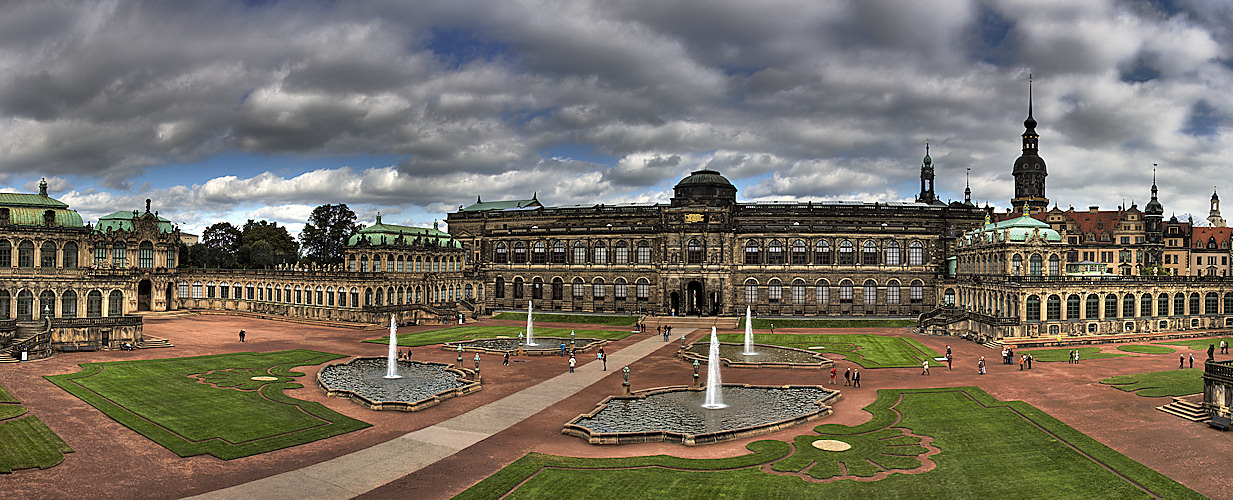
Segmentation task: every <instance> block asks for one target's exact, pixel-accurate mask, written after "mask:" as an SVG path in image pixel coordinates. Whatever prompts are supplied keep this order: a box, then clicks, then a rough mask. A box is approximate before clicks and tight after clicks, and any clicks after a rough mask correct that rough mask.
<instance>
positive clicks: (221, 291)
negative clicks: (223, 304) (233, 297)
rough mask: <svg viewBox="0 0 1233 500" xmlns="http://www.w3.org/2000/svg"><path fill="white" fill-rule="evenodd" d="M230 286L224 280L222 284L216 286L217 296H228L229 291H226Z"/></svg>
mask: <svg viewBox="0 0 1233 500" xmlns="http://www.w3.org/2000/svg"><path fill="white" fill-rule="evenodd" d="M230 288H231V286H230V285H228V284H227V282H226V281H224V282H223V283H222V284H220V285H219V286H218V296H219V297H220V298H224V299H225V298H228V297H229V296H230V293H228V292H230Z"/></svg>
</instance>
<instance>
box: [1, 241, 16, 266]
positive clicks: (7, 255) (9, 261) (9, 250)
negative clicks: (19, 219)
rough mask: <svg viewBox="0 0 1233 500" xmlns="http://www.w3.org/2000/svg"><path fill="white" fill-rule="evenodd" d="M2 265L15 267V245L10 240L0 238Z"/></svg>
mask: <svg viewBox="0 0 1233 500" xmlns="http://www.w3.org/2000/svg"><path fill="white" fill-rule="evenodd" d="M0 267H13V247H12V245H10V244H9V240H0Z"/></svg>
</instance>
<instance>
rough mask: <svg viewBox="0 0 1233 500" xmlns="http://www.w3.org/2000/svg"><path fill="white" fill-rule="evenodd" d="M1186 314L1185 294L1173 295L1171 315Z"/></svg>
mask: <svg viewBox="0 0 1233 500" xmlns="http://www.w3.org/2000/svg"><path fill="white" fill-rule="evenodd" d="M1185 314H1186V294H1183V293H1175V294H1173V315H1174V316H1184V315H1185Z"/></svg>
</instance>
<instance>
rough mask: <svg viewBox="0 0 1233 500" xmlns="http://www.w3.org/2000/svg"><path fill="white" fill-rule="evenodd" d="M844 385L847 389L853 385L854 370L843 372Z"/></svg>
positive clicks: (849, 369)
mask: <svg viewBox="0 0 1233 500" xmlns="http://www.w3.org/2000/svg"><path fill="white" fill-rule="evenodd" d="M843 385H844V386H845V387H846V386H849V385H852V369H851V368H848V369H846V370H844V371H843Z"/></svg>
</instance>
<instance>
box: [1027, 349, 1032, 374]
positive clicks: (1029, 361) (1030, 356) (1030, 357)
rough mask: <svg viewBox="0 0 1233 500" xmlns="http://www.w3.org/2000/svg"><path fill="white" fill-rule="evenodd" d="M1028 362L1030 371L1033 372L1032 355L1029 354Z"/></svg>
mask: <svg viewBox="0 0 1233 500" xmlns="http://www.w3.org/2000/svg"><path fill="white" fill-rule="evenodd" d="M1027 362H1028V369H1029V370H1031V369H1032V353H1028V355H1027Z"/></svg>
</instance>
